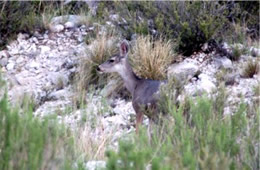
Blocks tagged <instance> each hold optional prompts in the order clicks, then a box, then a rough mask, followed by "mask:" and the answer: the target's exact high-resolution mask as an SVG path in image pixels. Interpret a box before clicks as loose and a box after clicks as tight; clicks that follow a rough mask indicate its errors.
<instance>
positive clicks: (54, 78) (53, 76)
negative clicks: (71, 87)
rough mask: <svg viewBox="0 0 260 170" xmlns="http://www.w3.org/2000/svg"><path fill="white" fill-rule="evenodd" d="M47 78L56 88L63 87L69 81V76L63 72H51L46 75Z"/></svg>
mask: <svg viewBox="0 0 260 170" xmlns="http://www.w3.org/2000/svg"><path fill="white" fill-rule="evenodd" d="M48 79H49V80H50V81H51V82H52V84H54V86H55V88H56V89H57V90H59V89H62V88H64V87H65V86H66V85H67V84H68V83H69V78H68V76H66V75H65V74H62V73H58V72H57V73H56V72H52V73H50V74H49V75H48Z"/></svg>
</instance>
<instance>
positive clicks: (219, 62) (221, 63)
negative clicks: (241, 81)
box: [213, 57, 233, 69]
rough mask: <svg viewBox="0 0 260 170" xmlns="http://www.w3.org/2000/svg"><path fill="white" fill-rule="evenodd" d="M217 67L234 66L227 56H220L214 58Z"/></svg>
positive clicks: (229, 67)
mask: <svg viewBox="0 0 260 170" xmlns="http://www.w3.org/2000/svg"><path fill="white" fill-rule="evenodd" d="M213 61H214V64H215V65H216V66H217V68H225V69H231V68H233V65H232V61H231V60H230V59H228V58H227V57H218V58H214V59H213Z"/></svg>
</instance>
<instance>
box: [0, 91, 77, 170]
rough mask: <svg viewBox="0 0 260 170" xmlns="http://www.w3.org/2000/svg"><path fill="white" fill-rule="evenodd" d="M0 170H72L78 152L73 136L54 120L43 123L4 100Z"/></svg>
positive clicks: (0, 102)
mask: <svg viewBox="0 0 260 170" xmlns="http://www.w3.org/2000/svg"><path fill="white" fill-rule="evenodd" d="M0 122H1V123H0V139H1V140H0V169H2V170H12V169H20V170H25V169H72V168H73V165H72V164H73V163H75V155H76V152H75V151H74V148H73V140H72V139H73V138H72V137H71V135H70V133H69V132H68V131H67V130H66V129H65V128H64V127H63V126H62V125H61V124H58V123H57V121H55V120H54V119H52V120H50V119H47V118H46V119H43V120H39V119H38V118H35V117H34V116H33V113H32V109H30V107H28V109H27V110H25V109H24V110H23V111H21V110H20V111H19V110H18V109H14V108H12V107H11V106H10V105H9V103H8V98H7V94H6V93H5V95H4V96H1V98H0Z"/></svg>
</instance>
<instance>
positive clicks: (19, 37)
mask: <svg viewBox="0 0 260 170" xmlns="http://www.w3.org/2000/svg"><path fill="white" fill-rule="evenodd" d="M28 37H29V35H28V34H23V33H19V34H18V35H17V40H18V41H21V40H25V39H26V38H28Z"/></svg>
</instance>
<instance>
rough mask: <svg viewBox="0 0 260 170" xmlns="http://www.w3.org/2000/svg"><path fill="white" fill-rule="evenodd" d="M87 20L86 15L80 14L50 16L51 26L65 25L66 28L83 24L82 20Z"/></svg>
mask: <svg viewBox="0 0 260 170" xmlns="http://www.w3.org/2000/svg"><path fill="white" fill-rule="evenodd" d="M85 20H87V17H86V16H80V15H64V16H57V17H54V18H52V20H51V24H50V25H51V26H52V27H55V26H57V25H65V27H66V28H75V27H79V26H81V25H82V24H83V21H85Z"/></svg>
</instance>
